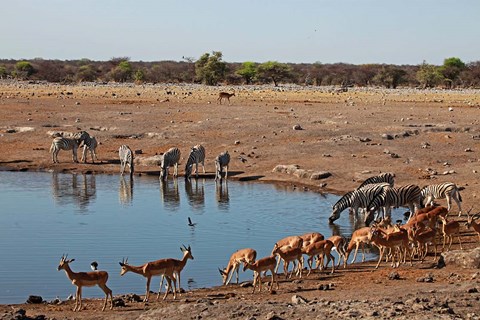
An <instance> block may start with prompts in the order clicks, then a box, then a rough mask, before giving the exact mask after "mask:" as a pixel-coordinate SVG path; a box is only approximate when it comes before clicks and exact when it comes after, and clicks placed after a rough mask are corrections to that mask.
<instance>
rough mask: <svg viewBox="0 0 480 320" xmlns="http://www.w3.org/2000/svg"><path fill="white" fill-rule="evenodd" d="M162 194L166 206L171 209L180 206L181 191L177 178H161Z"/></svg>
mask: <svg viewBox="0 0 480 320" xmlns="http://www.w3.org/2000/svg"><path fill="white" fill-rule="evenodd" d="M160 196H161V198H162V202H163V204H164V205H165V207H167V208H169V209H178V208H179V207H180V192H179V191H178V182H177V179H176V178H174V179H173V181H169V180H164V179H160Z"/></svg>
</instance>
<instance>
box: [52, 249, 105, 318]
mask: <svg viewBox="0 0 480 320" xmlns="http://www.w3.org/2000/svg"><path fill="white" fill-rule="evenodd" d="M67 256H68V255H63V256H62V258H61V259H60V263H59V265H58V267H57V270H58V271H60V270H65V273H66V274H67V277H68V279H70V281H72V284H73V285H75V286H77V292H76V293H75V306H74V307H73V311H80V310H81V309H82V287H93V286H95V285H98V286H99V287H100V289H102V290H103V292H105V303H104V304H103V308H102V311H104V310H105V307H106V306H107V300H108V296H110V303H111V305H110V310H112V309H113V296H112V290H110V288H109V287H107V280H108V273H107V272H106V271H90V272H73V271H72V269H70V265H69V264H70V263H71V262H73V261H75V259H70V260H67Z"/></svg>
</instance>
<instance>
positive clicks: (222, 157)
mask: <svg viewBox="0 0 480 320" xmlns="http://www.w3.org/2000/svg"><path fill="white" fill-rule="evenodd" d="M229 163H230V155H229V154H228V151H225V152H222V153H220V154H219V155H218V156H217V157H216V158H215V180H217V179H220V181H221V180H222V172H223V168H225V179H227V178H228V164H229Z"/></svg>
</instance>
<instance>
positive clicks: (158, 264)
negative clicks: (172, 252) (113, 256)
mask: <svg viewBox="0 0 480 320" xmlns="http://www.w3.org/2000/svg"><path fill="white" fill-rule="evenodd" d="M119 264H120V266H121V267H122V269H121V271H120V275H121V276H123V275H124V274H125V273H127V272H129V271H131V272H133V273H137V274H140V275H142V276H144V277H145V278H147V290H146V292H145V299H144V300H143V301H144V302H145V303H146V302H148V298H149V296H150V281H151V280H152V277H153V276H165V277H166V278H167V285H168V289H167V292H165V295H164V296H163V300H165V298H166V297H167V295H168V293H169V292H170V290H172V280H173V299H174V300H175V299H176V297H177V296H176V291H177V288H176V281H175V277H174V268H175V264H174V262H173V259H160V260H156V261H151V262H147V263H145V264H142V265H141V266H131V265H129V264H128V258H127V259H125V260H123V261H122V262H119ZM161 291H162V287H160V289H159V291H158V295H157V300H158V297H159V296H160V292H161Z"/></svg>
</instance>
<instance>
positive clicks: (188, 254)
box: [157, 245, 193, 299]
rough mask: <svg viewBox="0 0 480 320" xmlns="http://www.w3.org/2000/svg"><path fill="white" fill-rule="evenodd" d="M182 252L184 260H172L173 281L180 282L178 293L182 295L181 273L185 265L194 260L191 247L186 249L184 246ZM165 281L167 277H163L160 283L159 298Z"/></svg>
mask: <svg viewBox="0 0 480 320" xmlns="http://www.w3.org/2000/svg"><path fill="white" fill-rule="evenodd" d="M180 250H181V251H182V252H183V258H182V260H177V259H172V260H173V275H174V277H175V278H174V279H173V281H177V282H178V285H177V292H178V293H180V288H181V287H180V272H182V270H183V268H185V265H186V264H187V261H188V259H192V260H193V256H192V249H191V248H190V246H188V248H187V247H185V245H183V248H180ZM163 279H165V276H164V275H162V280H161V281H160V290H159V292H158V296H160V291H161V290H162V285H163ZM158 296H157V299H158Z"/></svg>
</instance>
